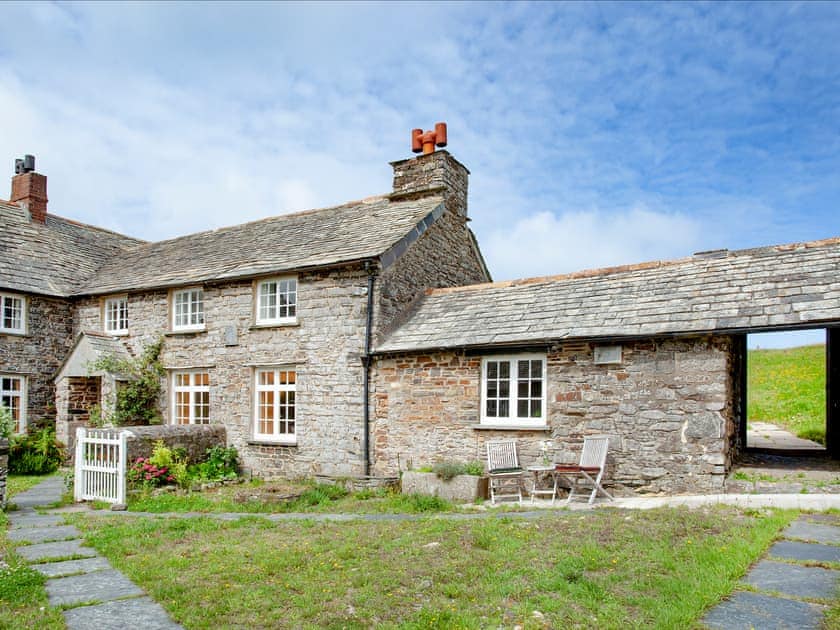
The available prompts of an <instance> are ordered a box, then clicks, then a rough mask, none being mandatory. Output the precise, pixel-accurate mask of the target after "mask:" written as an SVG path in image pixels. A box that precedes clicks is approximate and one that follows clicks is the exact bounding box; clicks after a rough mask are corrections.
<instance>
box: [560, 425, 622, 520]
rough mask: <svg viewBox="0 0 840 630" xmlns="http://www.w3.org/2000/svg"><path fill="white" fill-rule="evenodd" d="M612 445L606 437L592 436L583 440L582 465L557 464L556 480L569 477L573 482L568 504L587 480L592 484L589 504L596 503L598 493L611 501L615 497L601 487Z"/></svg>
mask: <svg viewBox="0 0 840 630" xmlns="http://www.w3.org/2000/svg"><path fill="white" fill-rule="evenodd" d="M609 445H610V439H609V438H608V437H607V436H605V435H599V436H592V437H585V438H583V451H582V452H581V454H580V464H556V465H555V466H554V475H555V479H556V476H557V475H563V476H564V477H568V478H569V479H570V480H571V482H572V487H571V488H569V498H567V499H566V503H570V502H571V500H572V496H574V493H575V490H576V489H577V484H578V481H580V480H582V479H585V480H586V481H588V482H589V483H591V484H592V494H590V495H589V504H590V505H592V502H593V501H595V496H596V495H597V493H598V492H602V493H603V494H604V495H606V496H607V497H608V498H609V499H610V500H612V499H613V496H612V495H611V494H610V493H609V492H607V491H606V490H604V488H603V486H602V485H601V478H602V477H603V476H604V470H605V469H606V465H607V449H608V447H609Z"/></svg>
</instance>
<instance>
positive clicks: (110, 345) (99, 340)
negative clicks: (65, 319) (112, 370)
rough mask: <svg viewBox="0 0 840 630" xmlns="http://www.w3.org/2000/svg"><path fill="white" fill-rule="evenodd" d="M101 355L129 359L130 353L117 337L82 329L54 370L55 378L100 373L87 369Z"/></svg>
mask: <svg viewBox="0 0 840 630" xmlns="http://www.w3.org/2000/svg"><path fill="white" fill-rule="evenodd" d="M102 357H115V358H117V359H130V358H131V354H130V353H129V352H128V350H127V349H126V347H125V345H123V343H122V341H121V340H120V339H119V337H114V336H111V335H107V334H105V333H101V332H98V331H95V330H85V331H82V332H81V333H79V334H78V336H77V337H76V341H75V342H74V343H73V347H72V348H71V349H70V351H69V352H68V353H67V355H66V356H65V357H64V360H63V361H62V362H61V364H60V365H59V366H58V369H57V370H56V371H55V378H56V380H58V379H59V378H61V377H63V376H94V375H100V374H101V372H89V369H90V364H91V363H95V362H96V361H97V360H98V359H101V358H102Z"/></svg>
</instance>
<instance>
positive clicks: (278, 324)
mask: <svg viewBox="0 0 840 630" xmlns="http://www.w3.org/2000/svg"><path fill="white" fill-rule="evenodd" d="M296 326H300V320H299V319H296V320H295V321H293V322H266V323H265V324H252V325H251V326H248V330H263V329H265V328H294V327H296Z"/></svg>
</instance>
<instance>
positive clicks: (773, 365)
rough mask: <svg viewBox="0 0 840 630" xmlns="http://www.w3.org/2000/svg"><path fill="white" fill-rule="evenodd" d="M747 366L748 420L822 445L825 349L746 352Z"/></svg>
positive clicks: (823, 442)
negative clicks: (774, 427) (777, 427)
mask: <svg viewBox="0 0 840 630" xmlns="http://www.w3.org/2000/svg"><path fill="white" fill-rule="evenodd" d="M747 365H748V379H749V380H748V385H747V396H748V401H747V407H748V416H749V419H750V420H760V421H764V422H771V423H773V424H776V425H780V426H783V427H784V428H785V429H787V430H789V431H791V432H792V433H794V434H796V435H797V436H798V437H801V438H804V439H806V440H814V441H815V442H819V443H821V444H825V346H824V345H814V346H802V347H799V348H786V349H783V350H750V353H749V357H748V363H747Z"/></svg>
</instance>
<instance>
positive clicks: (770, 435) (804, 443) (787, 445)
mask: <svg viewBox="0 0 840 630" xmlns="http://www.w3.org/2000/svg"><path fill="white" fill-rule="evenodd" d="M747 446H748V447H750V448H778V449H783V450H787V451H791V450H803V449H804V450H824V449H825V447H824V446H823V445H822V444H819V443H818V442H812V441H811V440H803V439H802V438H799V437H796V436H795V435H794V434H793V433H791V432H790V431H786V430H785V429H783V428H781V427H779V426H777V425H775V424H771V423H770V422H757V421H752V422H750V423H749V425H748V428H747Z"/></svg>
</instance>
